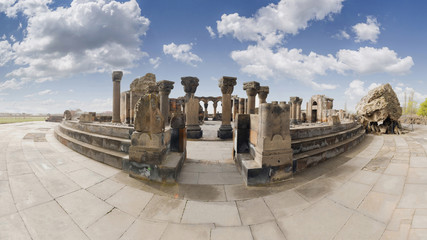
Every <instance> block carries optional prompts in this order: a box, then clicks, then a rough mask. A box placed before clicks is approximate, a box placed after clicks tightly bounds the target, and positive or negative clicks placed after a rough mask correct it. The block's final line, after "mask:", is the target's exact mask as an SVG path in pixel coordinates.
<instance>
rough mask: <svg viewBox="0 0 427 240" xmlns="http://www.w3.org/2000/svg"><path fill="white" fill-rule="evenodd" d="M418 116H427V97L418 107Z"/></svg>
mask: <svg viewBox="0 0 427 240" xmlns="http://www.w3.org/2000/svg"><path fill="white" fill-rule="evenodd" d="M417 115H418V116H424V117H425V116H427V98H426V100H425V101H424V102H423V103H421V104H420V108H418V112H417Z"/></svg>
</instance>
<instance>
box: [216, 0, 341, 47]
mask: <svg viewBox="0 0 427 240" xmlns="http://www.w3.org/2000/svg"><path fill="white" fill-rule="evenodd" d="M342 2H343V0H304V1H301V0H281V1H280V2H278V3H277V4H269V5H268V6H266V7H262V8H260V9H259V10H258V11H257V12H256V14H255V15H254V16H253V17H249V18H247V17H242V16H240V15H239V14H238V13H233V14H228V15H227V14H224V15H222V16H221V20H220V21H217V31H218V35H219V36H220V37H221V36H224V35H227V34H230V35H232V36H233V37H234V38H236V39H238V40H239V41H255V42H258V43H259V44H261V43H262V44H263V45H269V46H273V45H275V44H278V43H280V42H281V41H282V40H283V37H284V36H285V35H286V34H294V35H295V34H297V33H298V31H299V30H304V29H305V28H307V27H308V25H309V22H310V21H313V20H323V19H325V18H326V17H328V16H330V15H331V14H334V13H339V12H340V11H341V8H342Z"/></svg>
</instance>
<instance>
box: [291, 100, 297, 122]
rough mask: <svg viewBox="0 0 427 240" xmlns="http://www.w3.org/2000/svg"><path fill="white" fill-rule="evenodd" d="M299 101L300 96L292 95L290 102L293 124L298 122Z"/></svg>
mask: <svg viewBox="0 0 427 240" xmlns="http://www.w3.org/2000/svg"><path fill="white" fill-rule="evenodd" d="M297 101H298V97H290V98H289V103H290V104H291V114H290V115H291V124H296V123H298V122H297Z"/></svg>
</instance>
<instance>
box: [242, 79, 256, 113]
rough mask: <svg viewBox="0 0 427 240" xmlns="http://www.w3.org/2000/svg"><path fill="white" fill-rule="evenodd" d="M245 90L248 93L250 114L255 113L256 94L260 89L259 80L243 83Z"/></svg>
mask: <svg viewBox="0 0 427 240" xmlns="http://www.w3.org/2000/svg"><path fill="white" fill-rule="evenodd" d="M243 90H245V91H246V94H247V95H248V110H247V111H248V112H247V113H248V114H254V113H255V96H256V95H257V93H258V90H259V82H255V81H253V82H245V83H243Z"/></svg>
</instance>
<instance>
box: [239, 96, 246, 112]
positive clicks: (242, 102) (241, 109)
mask: <svg viewBox="0 0 427 240" xmlns="http://www.w3.org/2000/svg"><path fill="white" fill-rule="evenodd" d="M239 114H245V99H244V98H239Z"/></svg>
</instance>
